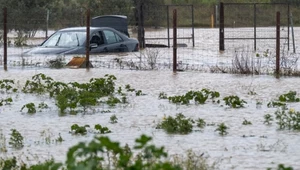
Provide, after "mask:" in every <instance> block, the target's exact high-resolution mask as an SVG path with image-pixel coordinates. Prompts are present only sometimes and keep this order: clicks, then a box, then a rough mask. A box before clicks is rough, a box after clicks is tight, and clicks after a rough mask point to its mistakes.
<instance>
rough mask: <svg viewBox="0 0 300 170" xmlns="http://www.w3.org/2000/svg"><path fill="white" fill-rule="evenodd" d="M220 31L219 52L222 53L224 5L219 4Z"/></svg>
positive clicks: (223, 47)
mask: <svg viewBox="0 0 300 170" xmlns="http://www.w3.org/2000/svg"><path fill="white" fill-rule="evenodd" d="M219 26H220V29H219V31H220V32H219V34H220V37H219V50H220V51H224V50H225V45H224V3H223V2H221V3H220V25H219Z"/></svg>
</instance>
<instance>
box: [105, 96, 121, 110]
mask: <svg viewBox="0 0 300 170" xmlns="http://www.w3.org/2000/svg"><path fill="white" fill-rule="evenodd" d="M118 103H121V100H120V99H118V98H116V97H113V96H110V97H109V98H108V99H107V101H106V104H108V105H109V106H111V107H113V106H116V104H118Z"/></svg>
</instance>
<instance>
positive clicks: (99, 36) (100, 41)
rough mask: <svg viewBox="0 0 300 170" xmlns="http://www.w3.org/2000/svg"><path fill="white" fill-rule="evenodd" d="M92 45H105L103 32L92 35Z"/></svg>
mask: <svg viewBox="0 0 300 170" xmlns="http://www.w3.org/2000/svg"><path fill="white" fill-rule="evenodd" d="M90 43H96V44H97V45H98V46H99V45H102V44H104V39H103V35H102V32H101V31H100V32H96V33H94V34H93V35H92V38H91V42H90Z"/></svg>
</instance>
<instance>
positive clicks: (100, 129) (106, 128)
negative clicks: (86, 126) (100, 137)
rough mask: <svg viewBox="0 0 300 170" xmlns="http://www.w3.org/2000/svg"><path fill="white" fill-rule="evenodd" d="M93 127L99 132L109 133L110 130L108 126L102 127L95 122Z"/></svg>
mask: <svg viewBox="0 0 300 170" xmlns="http://www.w3.org/2000/svg"><path fill="white" fill-rule="evenodd" d="M94 128H95V130H97V131H98V132H99V133H100V134H105V133H111V131H110V130H109V129H108V127H105V126H103V127H102V126H101V125H100V124H96V125H95V127H94Z"/></svg>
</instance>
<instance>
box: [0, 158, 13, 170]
mask: <svg viewBox="0 0 300 170" xmlns="http://www.w3.org/2000/svg"><path fill="white" fill-rule="evenodd" d="M0 165H1V164H0ZM1 167H2V169H3V170H11V169H15V168H17V159H16V157H12V158H10V159H6V160H5V161H4V162H3V165H2V166H0V168H1Z"/></svg>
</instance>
